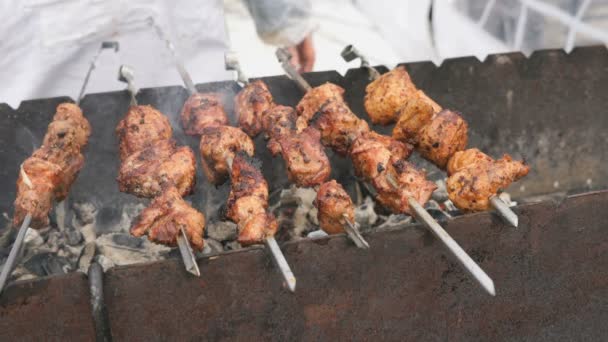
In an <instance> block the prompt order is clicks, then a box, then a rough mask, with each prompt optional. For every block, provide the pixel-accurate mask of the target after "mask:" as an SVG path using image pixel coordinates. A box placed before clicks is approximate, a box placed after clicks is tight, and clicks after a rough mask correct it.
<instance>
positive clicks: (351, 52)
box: [341, 45, 518, 228]
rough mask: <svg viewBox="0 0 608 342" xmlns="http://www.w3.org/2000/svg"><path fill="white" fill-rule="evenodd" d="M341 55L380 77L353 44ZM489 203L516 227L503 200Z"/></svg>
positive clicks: (493, 198)
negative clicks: (357, 61) (356, 60)
mask: <svg viewBox="0 0 608 342" xmlns="http://www.w3.org/2000/svg"><path fill="white" fill-rule="evenodd" d="M341 56H342V58H343V59H344V60H345V61H347V62H350V61H353V60H355V59H357V58H359V60H361V67H364V68H367V69H368V70H369V71H370V79H372V80H376V79H378V77H380V73H379V72H378V70H376V69H375V68H374V67H372V66H370V65H369V62H368V61H367V58H365V56H363V55H362V54H361V53H360V52H359V51H358V50H357V49H356V48H355V47H354V46H353V45H348V46H346V47H345V48H344V50H342V53H341ZM490 203H491V204H492V207H493V208H494V209H496V212H497V213H498V214H499V215H500V216H502V217H503V218H504V219H505V220H506V221H507V222H508V223H509V224H511V225H512V226H513V227H515V228H517V223H518V218H517V214H515V213H514V212H513V210H511V208H509V206H508V205H507V204H506V203H505V202H503V201H502V200H501V199H500V198H498V196H496V195H494V196H492V197H490Z"/></svg>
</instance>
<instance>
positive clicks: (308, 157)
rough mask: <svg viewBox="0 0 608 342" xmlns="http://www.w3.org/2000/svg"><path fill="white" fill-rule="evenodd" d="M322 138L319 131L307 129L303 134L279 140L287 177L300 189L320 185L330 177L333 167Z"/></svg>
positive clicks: (287, 136) (291, 135)
mask: <svg viewBox="0 0 608 342" xmlns="http://www.w3.org/2000/svg"><path fill="white" fill-rule="evenodd" d="M320 138H321V134H320V133H319V131H317V130H316V129H315V128H312V127H307V128H306V129H304V130H303V131H302V132H301V133H298V134H290V135H285V136H283V137H281V138H280V139H279V144H280V145H281V155H282V156H283V160H284V161H285V165H286V166H287V177H288V178H289V181H290V182H292V183H294V184H296V185H297V186H299V187H312V186H315V185H320V184H321V183H323V182H324V181H325V180H326V179H327V178H328V177H329V174H330V172H331V166H330V164H329V159H328V158H327V155H326V154H325V150H324V149H323V146H322V145H321V142H320Z"/></svg>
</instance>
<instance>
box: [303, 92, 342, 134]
mask: <svg viewBox="0 0 608 342" xmlns="http://www.w3.org/2000/svg"><path fill="white" fill-rule="evenodd" d="M343 94H344V89H343V88H342V87H340V86H337V85H335V84H333V83H329V82H327V83H325V84H322V85H320V86H318V87H314V88H312V89H311V90H309V91H308V92H306V94H305V95H304V97H302V99H301V100H300V102H299V103H298V105H297V107H296V110H297V111H298V115H299V116H300V117H302V120H298V126H297V127H298V131H302V130H303V129H304V128H306V126H308V122H309V121H310V119H312V117H313V116H314V115H315V113H316V112H317V111H318V110H319V108H321V106H322V105H323V104H324V103H325V102H327V100H330V99H337V100H340V101H344V96H343Z"/></svg>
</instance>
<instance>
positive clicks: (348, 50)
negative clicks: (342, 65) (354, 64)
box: [340, 44, 380, 80]
mask: <svg viewBox="0 0 608 342" xmlns="http://www.w3.org/2000/svg"><path fill="white" fill-rule="evenodd" d="M340 55H341V56H342V58H343V59H344V60H345V61H346V62H350V61H354V60H355V59H357V58H359V60H361V67H362V68H366V69H367V70H368V72H369V78H370V79H372V80H376V79H378V77H380V73H379V72H378V70H376V68H374V67H372V66H371V65H370V64H369V61H368V60H367V58H365V56H363V54H361V53H360V52H359V50H357V49H356V48H355V47H354V46H353V45H352V44H351V45H347V46H346V47H345V48H344V50H342V52H341V53H340Z"/></svg>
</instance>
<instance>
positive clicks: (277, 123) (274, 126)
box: [262, 105, 297, 156]
mask: <svg viewBox="0 0 608 342" xmlns="http://www.w3.org/2000/svg"><path fill="white" fill-rule="evenodd" d="M296 118H297V115H296V111H295V110H294V109H293V108H291V107H287V106H281V105H276V106H274V107H272V108H270V109H268V110H266V111H265V112H264V115H263V116H262V127H263V130H264V132H265V134H266V135H267V136H268V138H269V140H268V145H267V147H268V150H270V153H271V154H272V155H273V156H276V155H277V154H279V153H281V144H279V139H280V138H281V137H282V136H284V135H286V134H287V135H288V134H294V133H295V128H296Z"/></svg>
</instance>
